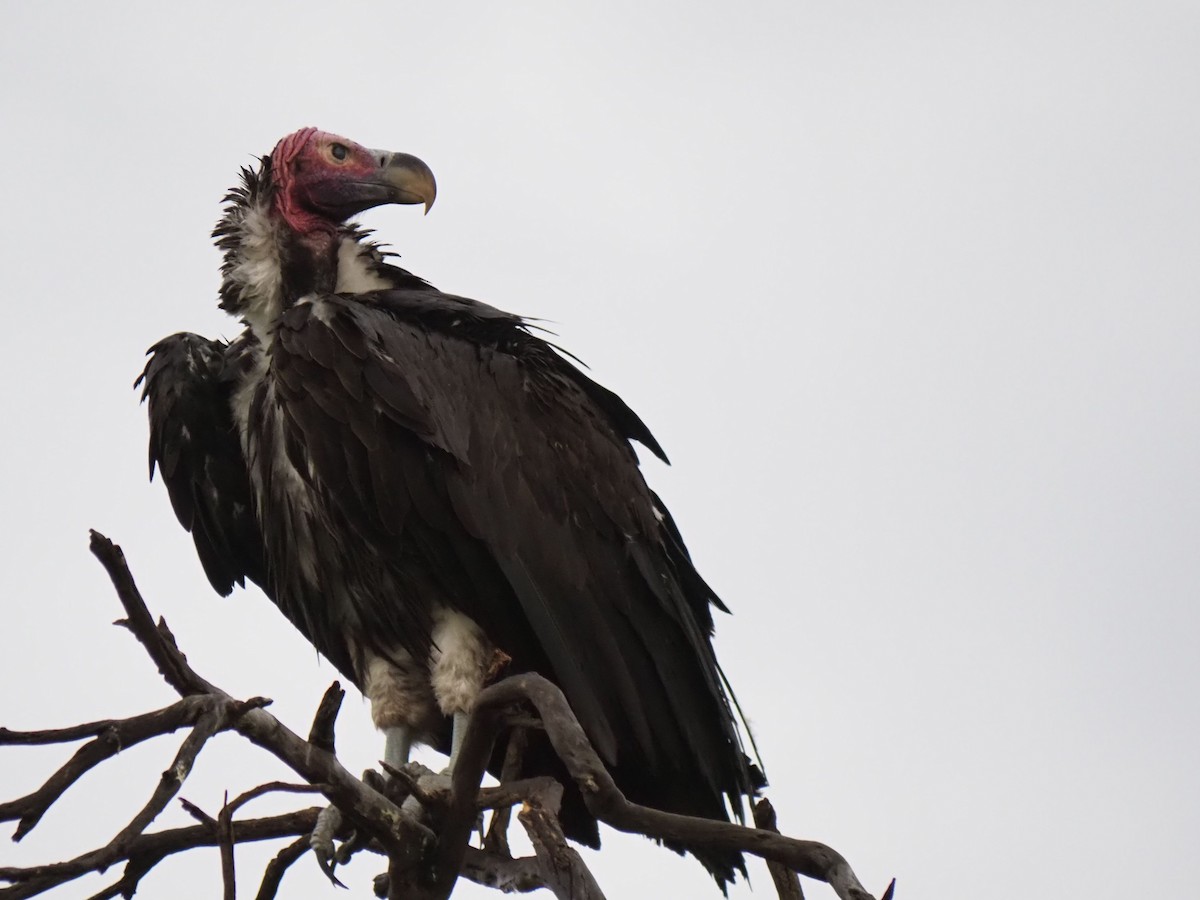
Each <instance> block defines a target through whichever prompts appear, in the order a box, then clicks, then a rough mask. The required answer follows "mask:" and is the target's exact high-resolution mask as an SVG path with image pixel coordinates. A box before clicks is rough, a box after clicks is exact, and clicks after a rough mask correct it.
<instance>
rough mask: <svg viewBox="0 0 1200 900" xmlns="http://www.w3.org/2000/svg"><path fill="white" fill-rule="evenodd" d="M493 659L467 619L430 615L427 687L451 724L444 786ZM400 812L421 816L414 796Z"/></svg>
mask: <svg viewBox="0 0 1200 900" xmlns="http://www.w3.org/2000/svg"><path fill="white" fill-rule="evenodd" d="M494 659H495V652H494V650H493V648H492V645H491V642H490V641H488V639H487V637H486V636H485V635H484V633H483V630H482V629H481V628H480V627H479V626H478V625H476V624H475V623H474V622H473V621H472V620H471V619H469V618H468V617H467V616H464V615H463V614H462V613H459V612H455V611H454V610H450V609H445V608H442V609H439V610H437V612H436V613H435V614H434V627H433V649H432V652H431V653H430V655H429V685H430V687H431V688H432V689H433V696H434V699H435V700H436V701H437V705H438V709H439V710H440V711H441V713H442V715H445V716H449V717H450V718H451V721H452V723H453V728H452V731H451V733H450V760H449V762H448V763H447V765H446V768H445V769H443V770H442V773H441V774H442V777H443V778H445V779H446V781H447V786H448V782H449V779H450V776H451V774H453V772H454V764H455V762H456V761H457V760H458V751H459V750H460V749H461V747H462V741H463V735H465V734H466V731H467V721H468V719H470V717H471V710H472V709H473V708H474V706H475V698H476V697H478V696H479V692H480V691H481V690H483V685H484V683H485V682H486V680H487V678H488V674H489V671H490V669H491V667H492V664H493V661H494ZM404 811H405V812H407V813H410V814H412V815H416V816H419V815H420V814H421V811H422V810H421V804H420V802H419V801H418V800H417V799H416V798H415V797H409V798H408V799H407V800H405V801H404Z"/></svg>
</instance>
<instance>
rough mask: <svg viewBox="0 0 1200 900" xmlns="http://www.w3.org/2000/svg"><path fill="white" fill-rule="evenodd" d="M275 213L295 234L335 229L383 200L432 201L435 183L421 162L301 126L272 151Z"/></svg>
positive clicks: (427, 168)
mask: <svg viewBox="0 0 1200 900" xmlns="http://www.w3.org/2000/svg"><path fill="white" fill-rule="evenodd" d="M271 169H272V175H273V177H274V180H275V185H276V189H277V195H276V201H275V202H276V208H277V211H278V212H279V214H280V215H281V216H282V217H283V218H284V220H285V221H287V222H288V224H289V225H291V226H292V228H294V229H295V230H296V231H297V232H299V233H300V234H308V233H311V232H313V231H318V230H322V231H329V230H334V229H336V228H337V226H338V225H340V224H341V223H342V222H344V221H346V219H348V218H350V217H351V216H353V215H356V214H358V213H360V212H362V211H363V210H367V209H371V208H372V207H375V206H380V205H382V204H385V203H423V204H425V208H426V210H427V211H428V208H429V207H430V206H431V205H432V204H433V199H434V196H435V195H436V193H437V187H436V184H435V182H434V178H433V173H432V172H431V171H430V170H429V167H428V166H426V165H425V163H423V162H421V161H420V160H419V159H417V158H416V157H415V156H409V155H408V154H405V153H391V152H389V151H386V150H370V149H368V148H366V147H364V146H362V145H361V144H357V143H355V142H354V141H351V140H347V139H346V138H343V137H339V136H338V135H336V134H330V133H329V132H326V131H319V130H317V129H316V128H302V129H301V130H300V131H297V132H295V133H294V134H291V135H288V136H287V137H285V138H284V139H283V140H281V141H280V142H279V143H278V144H277V145H276V147H275V149H274V150H273V151H272V152H271Z"/></svg>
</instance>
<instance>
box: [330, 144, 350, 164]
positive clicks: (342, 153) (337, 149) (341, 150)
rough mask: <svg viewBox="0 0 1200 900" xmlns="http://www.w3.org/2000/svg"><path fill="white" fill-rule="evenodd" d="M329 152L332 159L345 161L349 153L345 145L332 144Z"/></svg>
mask: <svg viewBox="0 0 1200 900" xmlns="http://www.w3.org/2000/svg"><path fill="white" fill-rule="evenodd" d="M329 152H330V153H332V154H333V158H334V159H337V160H342V159H345V158H346V156H347V155H348V154H349V153H350V151H349V150H347V149H346V145H345V144H333V145H332V146H330V148H329Z"/></svg>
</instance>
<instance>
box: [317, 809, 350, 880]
mask: <svg viewBox="0 0 1200 900" xmlns="http://www.w3.org/2000/svg"><path fill="white" fill-rule="evenodd" d="M341 827H342V814H341V812H340V811H339V810H338V808H337V807H336V806H327V807H325V808H324V809H323V810H321V812H320V813H319V814H318V815H317V824H316V825H314V826H313V830H312V834H310V835H309V836H308V846H309V847H311V848H312V852H313V856H315V857H316V858H317V865H319V866H320V867H321V871H322V872H324V873H325V877H326V878H328V879H329V880H330V881H331V882H333V884H335V885H337V886H338V887H340V888H344V887H345V885H344V884H342V883H341V881H339V880H338V877H337V876H336V875H335V874H334V869H336V868H337V864H338V855H337V851H336V848H335V847H334V844H333V838H334V835H336V834H337V833H338V830H339V829H340V828H341Z"/></svg>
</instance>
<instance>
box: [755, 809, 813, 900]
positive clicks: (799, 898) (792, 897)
mask: <svg viewBox="0 0 1200 900" xmlns="http://www.w3.org/2000/svg"><path fill="white" fill-rule="evenodd" d="M754 824H755V825H756V826H758V827H759V828H761V829H762V830H763V831H769V832H771V833H772V834H779V826H778V823H777V822H776V818H775V807H774V806H772V805H771V801H770V800H768V799H767V798H766V797H763V798H762V799H761V800H759V801H758V802H756V803H755V804H754ZM767 871H768V872H770V873H771V880H772V881H773V882H775V893H777V894H778V895H779V900H804V890H803V888H801V887H800V879H799V878H798V877H797V876H796V873H795V872H793V871H792V870H791V869H789V868H788V867H787V866H785V865H783V864H782V863H779V862H776V861H775V860H773V859H768V860H767Z"/></svg>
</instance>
